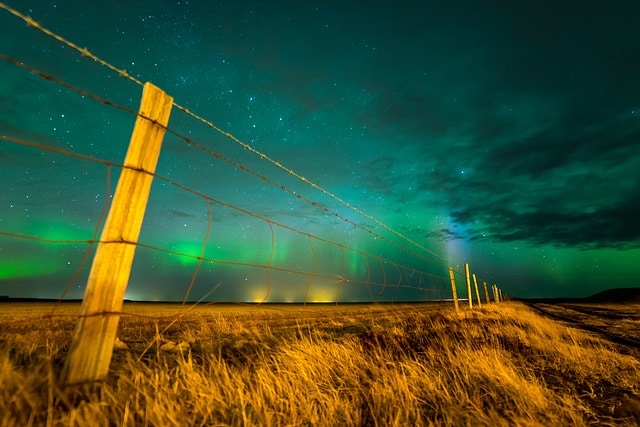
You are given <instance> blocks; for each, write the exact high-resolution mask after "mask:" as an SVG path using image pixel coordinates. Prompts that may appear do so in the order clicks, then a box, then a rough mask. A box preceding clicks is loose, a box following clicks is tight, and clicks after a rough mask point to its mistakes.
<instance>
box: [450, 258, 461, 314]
mask: <svg viewBox="0 0 640 427" xmlns="http://www.w3.org/2000/svg"><path fill="white" fill-rule="evenodd" d="M449 279H451V293H452V294H453V304H454V305H455V307H456V311H459V310H460V306H458V290H457V289H456V278H455V277H454V275H453V267H451V268H449Z"/></svg>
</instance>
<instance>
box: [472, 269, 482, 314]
mask: <svg viewBox="0 0 640 427" xmlns="http://www.w3.org/2000/svg"><path fill="white" fill-rule="evenodd" d="M473 286H475V288H476V298H478V307H479V308H482V301H480V291H478V279H476V273H473Z"/></svg>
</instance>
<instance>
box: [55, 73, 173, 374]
mask: <svg viewBox="0 0 640 427" xmlns="http://www.w3.org/2000/svg"><path fill="white" fill-rule="evenodd" d="M172 103H173V98H172V97H170V96H168V95H167V94H166V93H164V92H163V91H162V90H160V89H159V88H157V87H156V86H154V85H152V84H151V83H145V85H144V88H143V90H142V99H141V101H140V111H139V115H138V117H137V118H136V122H135V125H134V127H133V133H132V134H131V140H130V142H129V148H128V150H127V155H126V157H125V160H124V166H125V167H124V168H123V169H122V172H121V174H120V179H119V180H118V185H117V187H116V191H115V194H114V197H113V202H112V204H111V208H110V209H109V214H108V216H107V220H106V222H105V225H104V229H103V231H102V235H101V236H100V243H99V244H98V247H97V249H96V253H95V256H94V258H93V264H92V265H91V272H90V273H89V278H88V281H87V287H86V290H85V294H84V299H83V301H82V307H81V309H80V318H79V320H78V323H77V325H76V329H75V332H74V336H73V341H72V342H71V348H70V349H69V353H68V355H67V359H66V363H65V367H64V372H63V381H64V383H65V384H67V385H69V384H77V383H84V382H90V381H98V380H101V379H103V378H104V377H105V376H106V375H107V372H108V371H109V364H110V363H111V356H112V354H113V343H114V341H115V337H116V332H117V328H118V321H119V320H120V312H121V310H122V304H123V298H124V294H125V291H126V289H127V284H128V281H129V275H130V273H131V265H132V263H133V257H134V255H135V250H136V243H137V241H138V236H139V235H140V228H141V226H142V220H143V217H144V212H145V209H146V206H147V200H148V198H149V191H150V189H151V182H152V181H153V175H152V174H153V173H154V172H155V170H156V165H157V163H158V156H159V155H160V147H161V146H162V139H163V137H164V134H165V130H166V126H167V123H168V122H169V115H170V113H171V105H172Z"/></svg>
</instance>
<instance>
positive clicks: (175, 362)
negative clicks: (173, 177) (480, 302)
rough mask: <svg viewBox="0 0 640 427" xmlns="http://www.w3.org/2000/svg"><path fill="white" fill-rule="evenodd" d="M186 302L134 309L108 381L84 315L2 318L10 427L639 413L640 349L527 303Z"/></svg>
mask: <svg viewBox="0 0 640 427" xmlns="http://www.w3.org/2000/svg"><path fill="white" fill-rule="evenodd" d="M172 310H174V311H169V310H168V309H167V311H166V312H165V311H163V309H162V308H161V307H158V306H156V310H155V311H148V312H147V313H145V314H144V315H142V316H141V315H139V314H136V315H130V314H125V315H124V316H123V318H122V320H121V328H120V339H121V340H122V342H123V343H124V344H126V349H125V348H124V347H123V348H122V349H121V350H116V352H115V353H114V359H113V362H112V367H111V371H110V374H109V376H108V378H106V379H105V381H104V382H103V383H102V384H99V385H96V386H93V387H88V386H85V387H77V388H74V389H67V388H63V387H62V386H61V385H60V384H59V382H58V381H59V379H58V378H57V376H56V372H57V371H58V369H59V366H61V361H62V360H63V358H64V354H65V351H66V348H67V346H68V340H69V338H70V337H69V334H68V331H69V330H72V326H73V322H74V320H75V319H74V316H73V315H68V316H67V317H64V316H60V317H59V318H58V319H57V322H60V323H59V324H58V325H57V328H56V331H58V332H56V333H54V331H53V330H50V329H48V327H47V326H46V325H45V324H44V323H43V325H42V328H41V329H38V328H35V330H34V328H33V327H32V328H27V327H26V324H22V323H20V321H17V320H15V319H18V318H20V316H19V315H16V316H15V317H14V320H10V316H5V317H3V318H2V322H3V323H6V324H7V329H3V331H6V330H10V331H11V332H10V333H4V332H3V335H2V337H1V340H0V383H1V384H2V387H1V388H0V425H2V426H30V425H70V426H83V425H105V426H107V425H123V426H127V425H129V426H133V425H163V426H165V425H167V426H172V425H175V426H184V425H234V426H235V425H238V426H240V425H330V426H331V425H334V426H362V425H373V426H376V425H378V426H386V425H415V426H436V425H437V426H441V425H444V426H457V425H487V426H500V425H504V426H507V425H509V426H511V425H519V426H539V425H545V426H565V425H575V426H580V425H591V424H599V425H637V424H638V422H640V410H638V408H640V397H639V396H640V362H639V361H638V360H637V359H635V358H633V357H630V356H626V355H623V354H620V353H619V352H617V351H616V349H615V347H613V345H612V344H609V343H607V342H604V341H601V340H599V339H596V338H594V337H593V336H591V335H588V334H587V333H584V332H582V331H579V330H576V329H570V328H568V327H566V326H563V325H561V324H559V323H556V322H554V321H552V320H549V319H547V318H543V317H540V316H539V315H537V314H535V313H534V312H532V311H531V310H530V309H528V308H527V307H526V306H524V305H522V304H519V303H503V304H491V305H488V306H486V305H485V306H484V307H483V309H482V310H476V311H463V312H461V313H456V312H454V311H453V310H452V309H451V308H450V307H448V306H444V307H442V306H429V305H413V306H409V305H400V306H391V305H390V306H371V307H358V308H353V307H344V308H343V307H335V308H332V309H328V308H326V307H323V308H319V307H306V308H305V309H304V310H302V309H299V308H295V307H293V308H261V309H254V308H244V309H234V310H227V311H225V310H223V309H219V308H215V307H201V308H198V309H195V310H192V311H190V312H188V313H185V312H184V311H182V312H179V311H178V312H176V311H175V309H172ZM140 312H141V310H140V309H139V308H137V309H136V313H140ZM2 326H3V327H4V326H5V325H4V324H3V325H2ZM167 344H171V345H167Z"/></svg>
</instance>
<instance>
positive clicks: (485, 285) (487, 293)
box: [482, 282, 491, 304]
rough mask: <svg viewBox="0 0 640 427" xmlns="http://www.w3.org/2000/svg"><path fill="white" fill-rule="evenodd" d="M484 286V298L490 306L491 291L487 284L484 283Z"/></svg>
mask: <svg viewBox="0 0 640 427" xmlns="http://www.w3.org/2000/svg"><path fill="white" fill-rule="evenodd" d="M482 286H483V287H484V297H485V298H486V300H487V304H489V303H490V302H491V300H490V299H489V290H488V289H487V282H482Z"/></svg>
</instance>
